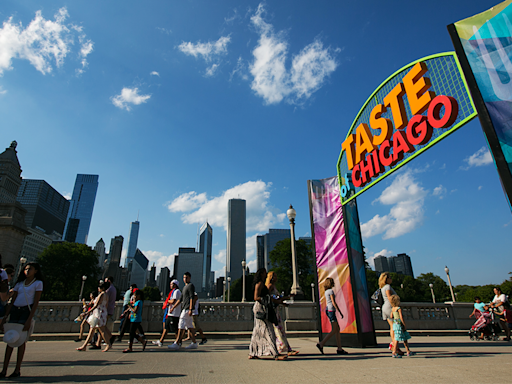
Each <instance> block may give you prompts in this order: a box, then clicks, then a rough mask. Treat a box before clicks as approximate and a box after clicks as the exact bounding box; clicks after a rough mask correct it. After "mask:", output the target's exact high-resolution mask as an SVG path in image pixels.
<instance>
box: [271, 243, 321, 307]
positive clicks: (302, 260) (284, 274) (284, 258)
mask: <svg viewBox="0 0 512 384" xmlns="http://www.w3.org/2000/svg"><path fill="white" fill-rule="evenodd" d="M295 253H296V256H297V270H298V277H299V285H300V287H301V288H302V292H304V299H305V300H311V283H314V282H315V281H316V279H315V260H314V257H313V253H312V252H311V247H310V246H309V245H308V244H307V243H306V242H305V241H304V240H298V241H296V242H295ZM269 256H270V264H271V265H272V268H271V270H272V271H274V272H276V273H277V284H276V288H277V290H278V291H279V292H285V294H288V293H290V289H291V287H292V284H293V276H292V251H291V239H285V240H281V241H279V242H278V243H277V244H276V246H275V247H274V249H273V250H272V252H270V255H269Z"/></svg>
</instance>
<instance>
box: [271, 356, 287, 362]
mask: <svg viewBox="0 0 512 384" xmlns="http://www.w3.org/2000/svg"><path fill="white" fill-rule="evenodd" d="M286 359H288V355H276V356H275V357H274V360H276V361H277V360H286Z"/></svg>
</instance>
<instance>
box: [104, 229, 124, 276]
mask: <svg viewBox="0 0 512 384" xmlns="http://www.w3.org/2000/svg"><path fill="white" fill-rule="evenodd" d="M123 241H124V238H123V236H116V237H114V238H113V239H112V240H111V241H110V251H109V253H108V257H107V261H106V262H105V267H106V268H105V272H104V274H103V277H108V276H112V277H113V278H114V281H119V278H120V274H121V271H120V266H119V263H120V261H121V253H122V252H123Z"/></svg>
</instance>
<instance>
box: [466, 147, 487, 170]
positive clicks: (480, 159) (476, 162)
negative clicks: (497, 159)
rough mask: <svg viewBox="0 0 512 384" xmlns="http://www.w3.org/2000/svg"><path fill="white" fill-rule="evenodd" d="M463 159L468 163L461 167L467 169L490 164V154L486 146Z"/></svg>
mask: <svg viewBox="0 0 512 384" xmlns="http://www.w3.org/2000/svg"><path fill="white" fill-rule="evenodd" d="M464 161H465V162H466V163H467V164H468V165H467V167H461V169H464V170H468V169H469V168H471V167H481V166H484V165H489V164H492V156H491V153H490V152H489V149H487V147H482V148H480V149H479V150H478V151H476V152H475V153H473V154H472V155H471V156H469V157H467V158H465V159H464Z"/></svg>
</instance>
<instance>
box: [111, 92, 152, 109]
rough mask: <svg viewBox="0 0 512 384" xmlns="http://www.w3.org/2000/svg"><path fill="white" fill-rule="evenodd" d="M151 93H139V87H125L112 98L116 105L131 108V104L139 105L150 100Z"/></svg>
mask: <svg viewBox="0 0 512 384" xmlns="http://www.w3.org/2000/svg"><path fill="white" fill-rule="evenodd" d="M149 98H151V95H139V89H138V88H123V89H122V90H121V93H120V94H119V95H117V96H113V97H111V98H110V100H112V104H114V105H115V106H116V107H118V108H121V109H125V110H127V111H130V110H131V105H130V104H132V105H139V104H142V103H145V102H147V101H148V99H149Z"/></svg>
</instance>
